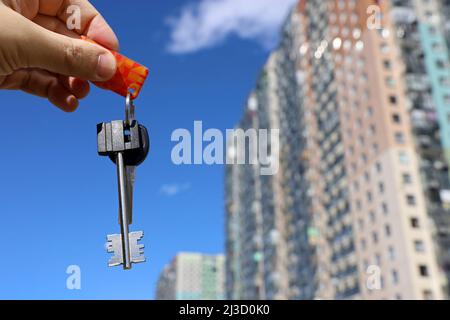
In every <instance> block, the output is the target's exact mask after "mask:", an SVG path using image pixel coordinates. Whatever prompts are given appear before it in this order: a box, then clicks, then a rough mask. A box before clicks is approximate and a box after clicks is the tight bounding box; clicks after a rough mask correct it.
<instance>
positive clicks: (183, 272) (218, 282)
mask: <svg viewBox="0 0 450 320" xmlns="http://www.w3.org/2000/svg"><path fill="white" fill-rule="evenodd" d="M224 292H225V257H224V256H223V255H216V256H213V255H204V254H199V253H180V254H178V255H177V256H176V257H175V258H174V259H173V260H172V262H171V263H170V264H168V265H167V266H166V267H165V268H164V270H163V271H162V272H161V275H160V277H159V280H158V284H157V289H156V299H157V300H223V299H224V297H225V293H224Z"/></svg>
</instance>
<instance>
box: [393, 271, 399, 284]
mask: <svg viewBox="0 0 450 320" xmlns="http://www.w3.org/2000/svg"><path fill="white" fill-rule="evenodd" d="M398 280H399V279H398V272H397V271H396V270H392V283H394V284H397V283H398Z"/></svg>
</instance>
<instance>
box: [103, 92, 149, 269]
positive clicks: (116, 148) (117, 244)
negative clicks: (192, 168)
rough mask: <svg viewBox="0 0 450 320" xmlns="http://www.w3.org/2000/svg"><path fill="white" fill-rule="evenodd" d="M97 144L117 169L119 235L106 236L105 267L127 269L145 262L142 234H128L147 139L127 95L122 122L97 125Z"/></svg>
mask: <svg viewBox="0 0 450 320" xmlns="http://www.w3.org/2000/svg"><path fill="white" fill-rule="evenodd" d="M97 142H98V153H99V155H101V156H108V157H109V158H110V159H111V160H112V161H113V162H114V163H115V164H116V166H117V180H118V191H119V224H120V234H113V235H108V236H107V241H108V242H107V251H108V252H109V253H112V254H113V257H112V258H111V259H110V260H109V263H108V265H109V266H110V267H113V266H118V265H123V268H124V269H131V266H132V264H133V263H140V262H144V261H145V257H144V255H143V254H144V252H143V248H144V246H143V245H140V244H138V241H139V240H141V239H142V238H143V236H144V233H143V232H142V231H138V232H129V225H130V224H131V223H132V219H133V187H134V179H135V168H136V166H138V165H140V164H141V163H142V162H143V161H144V160H145V159H146V157H147V155H148V152H149V136H148V132H147V129H146V128H145V127H144V126H142V125H139V124H138V122H137V121H136V120H134V105H133V103H132V100H131V98H130V96H129V97H127V103H126V120H125V121H122V120H119V121H112V122H110V123H101V124H99V125H97Z"/></svg>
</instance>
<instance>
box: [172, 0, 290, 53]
mask: <svg viewBox="0 0 450 320" xmlns="http://www.w3.org/2000/svg"><path fill="white" fill-rule="evenodd" d="M296 2H297V0H200V1H198V2H196V3H192V4H189V5H187V6H185V7H184V8H182V9H181V13H180V14H179V15H178V16H176V17H170V18H169V20H168V21H169V25H170V27H171V39H170V43H169V47H168V49H169V52H171V53H174V54H182V53H190V52H195V51H199V50H201V49H205V48H210V47H213V46H215V45H217V44H220V43H222V42H223V41H224V40H225V39H226V38H227V37H228V36H229V35H237V36H239V37H240V38H242V39H253V40H256V41H258V42H259V43H261V44H262V45H264V46H265V47H271V46H273V45H274V44H275V41H276V39H277V36H278V34H279V32H280V30H279V29H280V26H281V24H282V22H283V20H284V19H285V18H286V16H287V14H288V12H289V9H290V8H291V7H292V6H293V5H294V4H295V3H296Z"/></svg>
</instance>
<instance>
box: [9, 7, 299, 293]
mask: <svg viewBox="0 0 450 320" xmlns="http://www.w3.org/2000/svg"><path fill="white" fill-rule="evenodd" d="M261 1H262V2H263V3H266V4H267V5H271V6H275V7H276V8H278V9H277V10H271V12H272V13H271V14H268V15H267V16H268V17H267V18H265V19H261V17H260V13H261V12H266V11H267V10H266V9H267V8H266V7H258V8H251V5H250V6H246V5H244V6H243V7H244V8H240V11H239V12H243V13H242V14H241V15H238V18H239V19H237V21H233V19H234V18H233V17H236V14H228V15H223V14H219V15H216V16H215V14H217V12H222V13H223V12H225V11H224V10H223V9H225V8H226V9H229V10H230V11H229V12H231V13H233V12H236V3H237V2H236V0H219V1H216V2H218V3H219V4H221V5H223V6H224V7H221V8H217V7H215V6H214V3H213V1H210V0H206V1H203V2H201V3H200V2H199V1H197V4H196V2H195V1H194V2H192V1H182V0H172V1H138V0H133V1H132V0H128V1H113V2H111V1H106V0H98V1H93V3H94V4H95V5H96V7H97V8H98V9H99V10H100V11H101V12H102V13H103V15H104V16H105V18H106V19H107V20H108V22H109V23H110V24H111V26H112V27H113V29H114V30H115V31H116V33H117V35H118V37H119V39H120V42H121V51H122V53H124V54H125V55H127V56H129V57H131V58H133V59H135V60H137V61H139V62H141V63H143V64H145V65H146V66H148V67H149V68H150V77H149V80H148V82H147V84H146V86H145V88H144V90H143V92H142V93H141V95H140V97H139V99H138V100H137V101H136V104H137V117H138V120H140V121H141V122H142V123H143V124H145V125H146V126H147V128H148V129H149V131H150V137H151V142H152V143H151V151H150V155H149V158H148V159H147V161H146V162H145V163H144V164H143V165H142V166H141V167H139V168H138V171H137V183H136V190H135V206H134V224H133V225H132V226H131V229H132V230H136V231H137V230H144V231H145V237H144V243H145V245H146V257H147V262H146V263H145V264H140V265H135V266H134V268H133V269H132V270H131V271H127V272H126V271H123V270H122V269H121V268H108V267H107V260H108V258H109V255H108V254H107V253H106V251H105V249H104V244H105V239H106V235H107V234H110V233H117V232H119V225H118V223H117V219H118V213H117V205H118V204H117V202H118V200H117V186H116V175H115V167H114V166H113V164H112V163H111V162H110V161H109V160H107V159H106V158H101V157H99V156H97V152H96V124H97V123H99V122H103V121H110V120H116V119H121V118H123V109H124V108H123V104H124V99H123V98H121V97H119V96H117V95H115V94H113V93H110V92H106V91H102V90H100V89H97V88H92V91H91V94H90V96H89V97H88V98H87V99H85V100H83V101H82V104H81V106H80V108H79V110H78V111H77V112H76V113H73V114H64V113H62V112H61V111H59V110H58V109H56V108H53V107H51V106H50V104H49V103H48V102H47V101H45V100H41V99H39V98H36V97H32V96H28V95H25V94H22V93H19V92H7V91H1V92H0V96H1V99H2V112H3V115H2V119H3V123H2V125H1V126H0V135H1V136H2V137H3V142H2V152H1V155H2V156H1V158H0V168H1V170H0V178H1V182H2V183H1V184H0V194H1V196H0V218H1V219H2V223H1V225H2V231H1V232H0V250H1V253H2V259H1V264H0V299H151V298H153V297H154V290H155V284H156V281H157V278H158V275H159V272H160V271H161V269H162V268H163V266H164V265H165V264H166V263H168V262H169V261H170V260H171V259H172V257H173V256H174V255H175V254H176V253H177V252H179V251H195V252H204V253H220V252H223V249H224V238H225V237H224V201H223V198H224V194H223V189H224V183H223V174H224V168H223V167H222V166H175V165H173V164H172V162H171V158H170V154H171V149H172V147H173V146H174V143H173V142H171V140H170V137H171V133H172V131H173V130H175V129H177V128H187V129H189V130H192V128H193V123H194V121H195V120H202V121H203V126H204V127H205V128H218V129H221V130H225V129H226V128H232V127H233V126H234V125H235V123H236V122H237V121H238V120H239V118H240V116H241V113H242V105H243V102H244V101H245V98H246V96H247V94H248V93H249V91H250V90H251V89H252V88H253V86H254V84H255V80H256V77H257V75H258V72H259V70H260V68H261V66H262V65H263V63H264V62H265V60H266V58H267V54H268V48H269V47H270V46H271V45H273V43H274V34H276V33H277V29H278V25H279V21H280V15H282V14H284V13H285V11H286V7H287V6H288V4H290V3H292V0H283V1H280V2H279V1H278V0H261ZM250 2H253V1H250ZM281 2H283V5H282V7H283V6H284V7H283V8H279V4H280V3H281ZM199 3H200V5H199ZM241 3H247V1H245V2H241ZM275 4H276V5H275ZM227 5H228V6H227ZM233 6H234V7H233ZM219 9H220V10H219ZM233 10H234V11H233ZM186 17H188V18H186ZM211 17H212V18H213V19H212V20H211ZM186 19H188V20H186ZM217 20H218V21H219V22H220V23H213V24H212V25H209V24H208V21H217ZM186 21H187V22H188V24H186ZM187 26H190V27H191V28H192V30H191V32H181V31H180V30H185V29H186V28H187ZM195 32H197V33H195ZM193 33H195V34H194V35H193ZM214 35H216V36H214ZM69 265H78V266H80V268H81V277H82V278H81V285H82V288H81V290H67V289H66V279H67V276H68V275H67V274H66V268H67V267H68V266H69Z"/></svg>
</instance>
